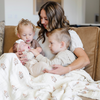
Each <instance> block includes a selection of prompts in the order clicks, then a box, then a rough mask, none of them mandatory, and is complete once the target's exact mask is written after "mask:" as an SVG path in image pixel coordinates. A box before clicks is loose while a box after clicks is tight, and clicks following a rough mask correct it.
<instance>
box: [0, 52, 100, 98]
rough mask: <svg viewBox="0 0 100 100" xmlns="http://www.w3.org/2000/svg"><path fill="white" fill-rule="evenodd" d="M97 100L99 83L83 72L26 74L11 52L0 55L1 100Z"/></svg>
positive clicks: (24, 68) (23, 67)
mask: <svg viewBox="0 0 100 100" xmlns="http://www.w3.org/2000/svg"><path fill="white" fill-rule="evenodd" d="M79 96H84V97H89V98H92V99H98V100H100V81H93V80H92V78H91V77H90V75H89V74H88V73H86V72H85V71H84V70H82V69H81V70H75V71H72V72H70V73H68V74H66V75H62V76H60V75H55V74H49V73H45V74H42V75H40V76H38V77H33V76H31V75H29V72H28V70H27V68H26V67H25V66H23V65H22V64H21V63H20V61H19V59H18V58H17V56H16V55H15V54H14V53H5V54H3V55H2V56H0V100H81V98H80V97H79Z"/></svg>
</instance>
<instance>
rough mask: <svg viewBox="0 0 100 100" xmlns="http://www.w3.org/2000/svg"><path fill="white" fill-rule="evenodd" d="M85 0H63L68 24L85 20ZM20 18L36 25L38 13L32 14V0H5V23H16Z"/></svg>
mask: <svg viewBox="0 0 100 100" xmlns="http://www.w3.org/2000/svg"><path fill="white" fill-rule="evenodd" d="M84 1H85V0H63V2H64V4H63V5H64V7H63V8H64V10H65V15H66V16H67V19H68V20H69V21H70V24H81V23H84V21H85V17H84V15H85V12H84V8H85V7H84V6H83V5H84V4H85V2H84ZM21 18H25V19H26V18H27V19H29V20H31V21H32V22H33V23H34V24H35V25H37V21H38V15H33V0H5V24H6V25H17V24H18V22H19V21H20V20H21Z"/></svg>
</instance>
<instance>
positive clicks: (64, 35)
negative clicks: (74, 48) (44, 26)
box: [48, 28, 71, 48]
mask: <svg viewBox="0 0 100 100" xmlns="http://www.w3.org/2000/svg"><path fill="white" fill-rule="evenodd" d="M68 30H69V29H68V28H59V29H55V30H53V31H51V32H49V33H48V36H54V37H55V38H56V40H57V41H58V42H61V41H63V42H65V44H66V47H67V48H68V47H69V45H70V43H71V37H70V34H69V31H68Z"/></svg>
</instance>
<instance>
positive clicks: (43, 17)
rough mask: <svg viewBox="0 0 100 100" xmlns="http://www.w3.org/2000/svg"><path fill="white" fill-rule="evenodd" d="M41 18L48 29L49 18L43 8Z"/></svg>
mask: <svg viewBox="0 0 100 100" xmlns="http://www.w3.org/2000/svg"><path fill="white" fill-rule="evenodd" d="M40 18H41V24H43V26H44V28H45V29H47V27H48V19H47V15H46V12H45V10H44V9H42V10H41V13H40Z"/></svg>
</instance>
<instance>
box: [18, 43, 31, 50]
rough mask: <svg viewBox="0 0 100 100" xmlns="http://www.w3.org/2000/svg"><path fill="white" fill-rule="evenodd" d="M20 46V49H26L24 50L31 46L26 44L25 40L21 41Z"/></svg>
mask: <svg viewBox="0 0 100 100" xmlns="http://www.w3.org/2000/svg"><path fill="white" fill-rule="evenodd" d="M18 48H19V50H20V51H24V50H29V49H30V46H29V45H28V44H26V43H25V42H20V43H19V47H18Z"/></svg>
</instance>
